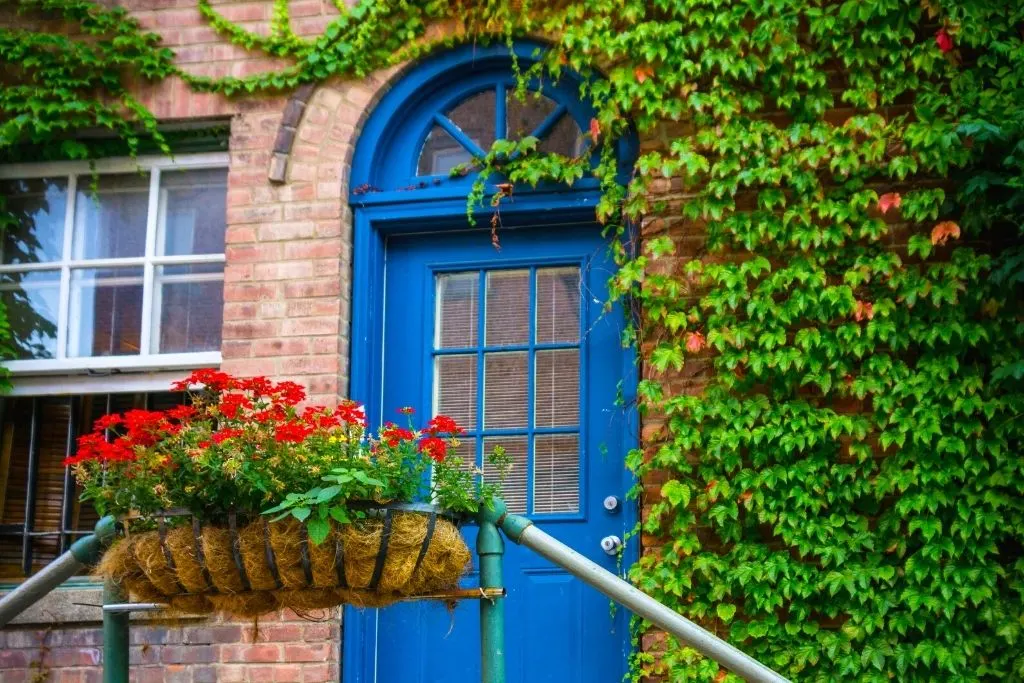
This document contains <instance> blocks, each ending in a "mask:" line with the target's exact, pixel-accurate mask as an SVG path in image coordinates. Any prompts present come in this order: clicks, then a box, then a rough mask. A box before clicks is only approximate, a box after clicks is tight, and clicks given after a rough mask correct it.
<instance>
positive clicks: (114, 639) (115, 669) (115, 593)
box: [103, 581, 131, 683]
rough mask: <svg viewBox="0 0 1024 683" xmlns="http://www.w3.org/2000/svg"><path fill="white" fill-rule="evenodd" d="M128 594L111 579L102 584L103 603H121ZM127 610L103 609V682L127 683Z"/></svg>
mask: <svg viewBox="0 0 1024 683" xmlns="http://www.w3.org/2000/svg"><path fill="white" fill-rule="evenodd" d="M127 600H128V596H127V595H125V594H124V591H123V590H122V589H121V587H120V586H118V585H117V584H116V583H114V582H113V581H106V582H105V583H104V584H103V604H104V605H112V604H116V603H123V602H125V601H127ZM130 617H131V614H130V613H129V612H114V611H110V610H103V683H128V619H129V618H130Z"/></svg>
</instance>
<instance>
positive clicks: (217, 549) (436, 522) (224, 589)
mask: <svg viewBox="0 0 1024 683" xmlns="http://www.w3.org/2000/svg"><path fill="white" fill-rule="evenodd" d="M370 505H373V507H370ZM365 513H366V517H365V518H364V519H361V520H359V521H356V522H353V523H349V524H344V525H342V524H334V523H332V525H331V529H330V531H329V532H328V536H327V538H326V539H325V540H324V541H323V542H322V543H320V544H313V543H311V542H310V540H309V534H308V532H307V529H306V526H305V524H304V523H302V522H299V521H298V520H296V519H294V518H288V519H284V520H280V521H270V520H269V519H268V518H267V517H262V518H257V519H254V520H249V521H245V520H242V519H240V518H239V517H238V516H236V515H234V514H231V515H229V516H228V519H227V523H226V524H224V525H219V524H201V523H200V522H199V520H198V519H196V518H195V517H193V516H191V515H189V514H188V513H187V512H175V513H167V514H166V515H162V516H160V517H158V518H157V519H158V525H159V526H158V528H157V529H156V530H151V531H143V532H138V533H132V532H131V522H128V523H127V526H128V531H127V533H126V535H125V538H124V539H123V540H121V541H120V542H118V543H117V544H116V545H114V546H113V547H112V548H111V549H110V550H109V551H108V552H107V553H106V555H105V556H104V557H103V559H102V561H101V563H100V565H99V567H98V572H99V573H100V574H101V575H102V576H104V578H109V579H112V580H114V581H115V582H117V583H118V584H120V585H122V586H124V587H125V588H126V589H127V590H128V592H129V594H130V595H131V597H132V599H134V600H138V601H152V602H162V603H166V604H168V605H169V606H170V608H171V610H172V611H175V612H181V613H188V614H209V613H212V612H223V613H225V614H229V615H233V616H240V617H253V616H259V615H261V614H265V613H267V612H272V611H275V610H278V609H281V608H284V607H289V608H292V609H293V610H296V611H298V612H302V611H304V610H311V609H320V608H327V607H335V606H337V605H341V604H350V605H354V606H357V607H383V606H385V605H390V604H392V603H394V602H397V601H399V600H404V599H408V598H410V597H415V596H417V595H425V594H432V593H437V592H443V591H446V590H451V589H454V588H455V587H456V586H457V584H458V580H459V578H460V577H461V576H462V574H463V573H464V572H465V571H466V569H467V568H468V566H469V564H470V559H471V556H470V552H469V548H467V547H466V543H465V541H464V540H463V539H462V535H461V533H460V532H459V529H458V526H457V525H456V520H455V519H454V518H453V517H452V516H450V515H447V514H445V513H443V512H442V511H440V510H439V509H437V508H435V507H432V506H429V505H422V504H401V503H398V504H391V505H384V506H378V505H377V504H366V509H365Z"/></svg>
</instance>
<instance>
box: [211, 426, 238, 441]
mask: <svg viewBox="0 0 1024 683" xmlns="http://www.w3.org/2000/svg"><path fill="white" fill-rule="evenodd" d="M243 434H245V432H244V431H242V430H241V429H233V428H225V429H220V430H218V431H216V432H214V433H213V436H211V437H210V440H211V441H213V442H214V443H224V442H225V441H227V440H228V439H234V438H237V437H239V436H242V435H243Z"/></svg>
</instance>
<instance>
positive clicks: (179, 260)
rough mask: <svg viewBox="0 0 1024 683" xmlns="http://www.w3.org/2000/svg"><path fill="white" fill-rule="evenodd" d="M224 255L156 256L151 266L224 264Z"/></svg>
mask: <svg viewBox="0 0 1024 683" xmlns="http://www.w3.org/2000/svg"><path fill="white" fill-rule="evenodd" d="M224 261H225V258H224V254H223V253H220V254H181V255H180V256H156V257H154V258H153V264H154V265H158V266H191V265H202V264H204V263H224Z"/></svg>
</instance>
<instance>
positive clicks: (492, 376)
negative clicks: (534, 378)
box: [484, 351, 527, 429]
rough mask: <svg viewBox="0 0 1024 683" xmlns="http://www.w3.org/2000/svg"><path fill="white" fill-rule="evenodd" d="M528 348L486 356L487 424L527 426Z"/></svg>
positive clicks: (499, 427) (485, 410)
mask: <svg viewBox="0 0 1024 683" xmlns="http://www.w3.org/2000/svg"><path fill="white" fill-rule="evenodd" d="M526 380H527V353H526V351H516V352H503V353H488V354H487V355H485V356H484V427H485V428H486V429H508V428H514V427H526V412H527V405H526Z"/></svg>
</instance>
